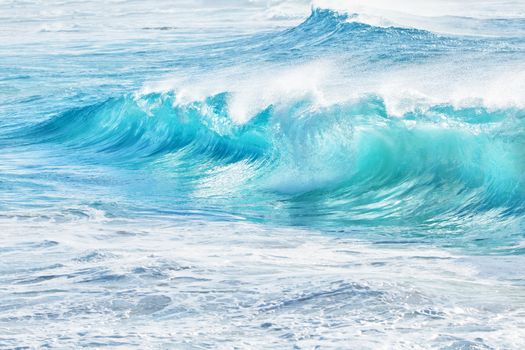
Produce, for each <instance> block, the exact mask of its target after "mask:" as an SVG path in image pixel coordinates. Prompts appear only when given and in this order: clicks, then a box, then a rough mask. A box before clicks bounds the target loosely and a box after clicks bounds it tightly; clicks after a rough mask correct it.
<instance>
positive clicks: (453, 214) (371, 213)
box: [25, 93, 525, 227]
mask: <svg viewBox="0 0 525 350" xmlns="http://www.w3.org/2000/svg"><path fill="white" fill-rule="evenodd" d="M228 96H229V95H228V93H221V94H218V95H215V96H210V97H208V98H207V99H205V100H204V101H195V102H191V103H187V104H177V103H176V96H175V95H174V94H150V95H146V96H143V97H140V98H135V97H133V96H125V97H121V98H118V99H110V100H107V101H105V102H103V103H100V104H95V105H92V106H87V107H83V108H78V109H73V110H70V111H67V112H66V113H63V114H61V115H59V116H57V117H55V118H52V119H50V120H48V121H46V122H43V123H41V124H38V125H37V126H35V127H32V128H31V129H29V130H26V131H25V132H26V133H27V135H26V136H27V140H31V141H30V142H37V143H41V142H45V143H49V142H52V143H59V144H61V145H63V146H65V147H66V148H67V149H68V151H70V152H75V153H76V154H77V155H79V157H80V158H81V159H83V161H85V162H87V163H90V162H92V163H104V164H109V165H112V166H120V167H134V168H137V167H139V168H140V167H144V168H148V169H150V170H151V169H157V170H158V171H160V172H167V173H170V172H173V173H180V172H181V171H183V172H184V178H185V179H188V180H187V182H186V183H184V181H183V182H182V185H181V184H179V186H180V191H181V192H184V191H187V192H191V191H195V183H196V182H198V181H211V180H210V179H213V178H214V176H216V175H217V174H215V172H217V173H220V171H222V169H223V168H224V167H225V166H235V165H236V164H237V165H238V164H242V165H243V167H245V169H249V171H244V172H240V173H237V174H236V175H235V176H236V177H231V178H229V179H228V180H229V181H230V183H231V184H232V185H234V186H233V188H234V190H233V191H232V192H234V193H237V195H235V196H232V195H231V193H225V194H224V198H221V201H222V202H224V203H227V204H229V205H231V206H235V205H236V203H235V201H237V200H238V198H239V197H241V198H244V199H243V205H246V204H251V205H255V204H256V203H257V202H259V201H261V199H262V198H264V199H266V200H268V198H271V199H272V200H274V201H284V202H285V203H286V204H285V207H287V208H288V209H289V211H290V212H291V213H294V212H299V211H302V212H303V213H302V214H301V215H302V217H305V218H308V217H310V218H311V219H312V220H314V221H316V220H317V221H318V220H320V219H322V220H324V221H325V222H326V221H327V222H329V223H331V224H334V225H336V226H337V224H339V225H341V226H344V225H347V224H348V223H354V224H369V225H427V226H429V227H440V226H446V227H450V225H451V224H453V223H454V224H457V225H460V226H461V225H471V221H472V220H477V217H478V216H479V217H481V216H483V217H490V220H492V223H497V222H507V221H509V220H512V219H516V218H520V217H522V216H523V214H524V211H525V186H524V185H525V184H524V181H523V176H522V175H523V172H524V171H525V154H524V152H523V149H525V148H524V146H525V138H524V135H523V129H524V127H525V120H524V118H523V115H524V114H523V111H522V110H519V109H506V110H494V111H489V110H488V109H484V108H480V107H476V108H474V107H472V108H462V109H457V108H454V107H452V106H450V105H436V106H429V107H428V108H426V109H425V110H415V111H412V112H408V113H406V114H405V115H403V116H402V117H398V116H396V117H393V116H390V115H389V114H388V112H387V109H386V107H385V103H384V101H383V100H382V99H381V98H380V97H379V96H367V97H363V98H362V99H360V100H357V101H352V102H347V103H341V104H337V105H334V106H330V107H325V108H320V107H317V106H315V105H313V104H312V103H311V101H308V100H307V99H305V100H300V101H296V102H295V103H291V104H290V105H289V106H287V107H286V108H285V109H283V108H282V107H281V108H278V109H277V108H274V107H273V106H271V105H270V106H268V107H267V108H266V109H264V110H263V111H261V112H259V113H258V114H257V115H254V116H253V118H252V119H251V120H250V121H249V122H248V123H246V124H237V123H235V122H234V121H233V120H232V118H231V117H230V116H229V115H228V101H229V99H228ZM28 142H29V141H28ZM80 155H81V156H80ZM187 194H188V193H187ZM187 194H186V195H187ZM230 196H231V197H232V198H231V200H230V199H229V198H230ZM214 197H216V195H214ZM247 198H252V199H253V202H254V203H249V202H250V200H249V199H248V200H247ZM208 199H209V198H208ZM228 202H230V203H228ZM313 206H316V209H315V210H312V207H313ZM265 210H266V211H267V213H266V214H265V213H264V212H263V213H262V215H268V216H271V215H272V214H271V211H272V210H271V209H270V208H266V209H265ZM259 214H261V213H259ZM305 222H309V221H308V220H307V219H305Z"/></svg>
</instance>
